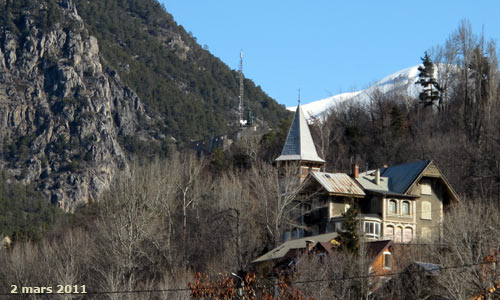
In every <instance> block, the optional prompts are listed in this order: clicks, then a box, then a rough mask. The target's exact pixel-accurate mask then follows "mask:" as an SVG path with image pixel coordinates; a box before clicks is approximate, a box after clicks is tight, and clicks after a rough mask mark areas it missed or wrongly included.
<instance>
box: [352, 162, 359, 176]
mask: <svg viewBox="0 0 500 300" xmlns="http://www.w3.org/2000/svg"><path fill="white" fill-rule="evenodd" d="M352 177H353V178H358V177H359V166H358V164H353V165H352Z"/></svg>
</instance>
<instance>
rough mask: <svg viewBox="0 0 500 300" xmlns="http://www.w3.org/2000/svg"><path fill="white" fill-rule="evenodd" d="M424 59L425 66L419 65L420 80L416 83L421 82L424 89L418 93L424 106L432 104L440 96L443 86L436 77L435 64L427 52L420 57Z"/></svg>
mask: <svg viewBox="0 0 500 300" xmlns="http://www.w3.org/2000/svg"><path fill="white" fill-rule="evenodd" d="M420 59H421V60H422V64H423V66H420V67H418V71H419V72H420V74H418V78H419V79H418V81H417V82H416V83H415V84H420V85H421V86H422V88H423V91H422V92H421V93H420V94H419V95H418V98H419V99H420V103H422V104H423V105H424V107H428V106H432V105H433V104H434V103H435V102H436V101H438V100H439V98H440V92H441V88H440V86H439V83H438V82H437V80H436V78H435V77H434V64H433V63H432V61H431V58H430V57H429V54H427V51H426V52H425V55H424V57H422V58H420Z"/></svg>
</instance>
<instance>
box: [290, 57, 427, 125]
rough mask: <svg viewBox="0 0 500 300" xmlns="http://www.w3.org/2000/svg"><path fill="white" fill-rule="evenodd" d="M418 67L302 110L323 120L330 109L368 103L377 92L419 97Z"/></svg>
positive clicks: (308, 105)
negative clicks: (342, 105) (343, 104)
mask: <svg viewBox="0 0 500 300" xmlns="http://www.w3.org/2000/svg"><path fill="white" fill-rule="evenodd" d="M418 67H419V66H418V65H417V66H413V67H410V68H407V69H404V70H401V71H398V72H396V73H394V74H391V75H389V76H387V77H385V78H383V79H381V80H379V81H377V82H375V83H374V84H373V85H371V86H370V87H369V88H367V89H364V90H361V91H357V92H351V93H342V94H338V95H335V96H331V97H328V98H325V99H321V100H317V101H313V102H311V103H307V104H302V109H303V110H304V111H305V112H306V113H307V114H309V116H311V117H318V118H321V117H322V116H323V115H325V114H326V113H327V112H328V111H329V109H330V108H333V107H335V106H337V105H339V104H341V103H346V102H350V101H355V102H360V103H368V102H369V101H370V97H371V95H373V93H374V92H376V91H377V90H378V91H379V92H381V93H383V94H387V93H395V94H400V95H405V96H411V97H418V94H419V92H420V87H419V86H418V85H416V84H415V82H417V79H418V73H419V71H418ZM287 109H289V110H292V111H295V109H296V106H293V107H287Z"/></svg>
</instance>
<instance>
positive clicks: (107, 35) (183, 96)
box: [75, 0, 287, 141]
mask: <svg viewBox="0 0 500 300" xmlns="http://www.w3.org/2000/svg"><path fill="white" fill-rule="evenodd" d="M75 4H76V6H77V9H78V13H79V14H80V16H81V17H82V18H83V20H84V23H85V25H86V26H87V28H88V29H89V32H90V34H92V35H94V36H96V37H97V39H98V41H99V44H100V46H101V51H102V55H103V57H104V59H106V61H107V62H108V63H109V64H110V65H111V66H112V67H113V69H114V70H116V71H117V72H118V74H119V75H120V76H121V78H122V80H123V81H124V82H125V83H126V84H127V85H128V86H130V87H131V88H132V89H133V90H134V91H136V92H137V94H138V96H139V97H140V98H141V99H142V101H143V102H144V103H145V105H146V109H147V110H148V111H149V112H151V113H152V114H154V115H156V116H157V117H158V123H157V124H155V126H158V127H159V128H161V129H162V132H163V133H164V134H169V135H171V136H174V137H175V138H180V139H181V140H184V141H186V140H189V139H194V140H196V139H200V138H206V137H210V136H214V135H218V134H222V133H227V132H228V131H229V130H230V128H231V126H230V125H231V124H234V123H235V122H236V121H237V120H236V119H237V114H236V111H237V109H238V88H239V87H238V74H237V72H236V71H233V70H231V69H229V68H228V67H227V65H225V64H224V63H223V62H222V61H220V60H219V59H218V58H216V57H214V56H213V55H212V54H210V52H209V51H208V50H206V49H203V48H202V47H201V46H200V45H199V44H198V43H197V42H196V38H194V37H193V36H191V35H190V34H189V33H187V32H186V30H185V29H184V28H183V27H182V26H178V25H177V24H176V23H175V21H174V19H173V17H172V16H171V15H170V14H169V13H168V12H167V11H168V7H162V6H161V5H160V4H159V3H158V2H157V1H156V0H125V1H120V0H103V1H86V0H75ZM165 9H166V10H167V11H165ZM237 55H238V53H235V56H237ZM245 100H246V101H248V102H249V104H250V107H251V109H252V111H253V113H254V115H255V116H256V118H257V120H258V121H259V122H261V123H267V124H268V125H270V126H271V127H273V126H275V125H276V124H278V122H279V121H280V120H281V119H283V118H284V117H285V116H287V112H286V111H285V110H284V107H283V106H281V105H279V104H277V103H276V102H275V101H274V100H273V99H271V98H270V97H269V96H267V95H266V94H265V93H264V92H263V91H262V89H261V88H260V87H256V86H255V84H254V83H253V82H252V81H251V80H245Z"/></svg>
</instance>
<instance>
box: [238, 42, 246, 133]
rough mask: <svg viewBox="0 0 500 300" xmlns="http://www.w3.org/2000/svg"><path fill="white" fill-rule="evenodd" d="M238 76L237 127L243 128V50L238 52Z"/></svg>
mask: <svg viewBox="0 0 500 300" xmlns="http://www.w3.org/2000/svg"><path fill="white" fill-rule="evenodd" d="M239 75H240V104H239V105H238V116H239V120H238V124H239V126H243V125H245V124H244V121H243V50H241V51H240V70H239Z"/></svg>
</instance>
